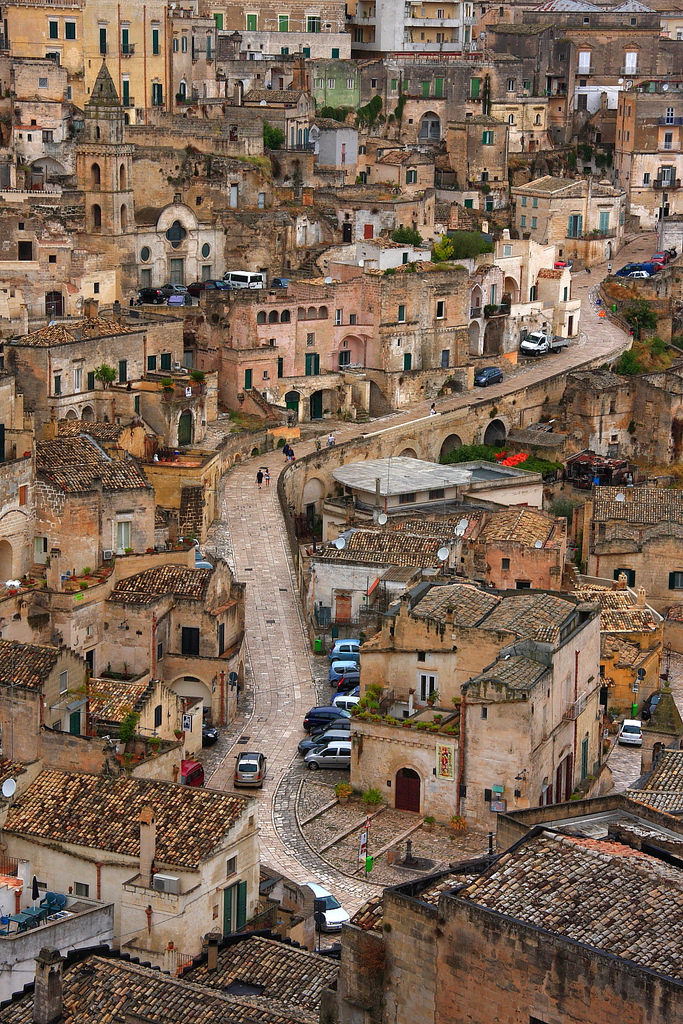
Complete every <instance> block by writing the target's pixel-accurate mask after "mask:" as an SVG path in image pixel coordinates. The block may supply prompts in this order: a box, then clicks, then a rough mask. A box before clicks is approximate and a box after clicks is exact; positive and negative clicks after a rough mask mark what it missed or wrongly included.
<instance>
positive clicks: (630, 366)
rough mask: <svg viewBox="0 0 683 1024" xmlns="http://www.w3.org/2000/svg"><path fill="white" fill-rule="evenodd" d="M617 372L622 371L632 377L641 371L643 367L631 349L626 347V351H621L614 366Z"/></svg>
mask: <svg viewBox="0 0 683 1024" xmlns="http://www.w3.org/2000/svg"><path fill="white" fill-rule="evenodd" d="M614 369H615V370H616V372H617V373H623V374H626V375H627V376H630V377H632V376H633V375H634V374H636V373H642V372H643V367H642V366H641V365H640V362H639V361H638V357H637V355H636V354H635V352H634V351H633V350H632V349H630V348H629V349H627V351H626V352H622V353H621V355H620V356H619V362H618V363H617V365H616V366H615V367H614Z"/></svg>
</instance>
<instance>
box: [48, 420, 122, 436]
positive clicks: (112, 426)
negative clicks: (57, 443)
mask: <svg viewBox="0 0 683 1024" xmlns="http://www.w3.org/2000/svg"><path fill="white" fill-rule="evenodd" d="M57 431H58V433H59V436H60V437H78V436H79V435H80V434H90V436H91V437H94V438H95V440H96V441H117V440H118V439H119V437H120V436H121V432H122V431H123V427H122V426H121V425H120V424H119V423H101V422H99V421H97V422H93V421H91V420H58V421H57Z"/></svg>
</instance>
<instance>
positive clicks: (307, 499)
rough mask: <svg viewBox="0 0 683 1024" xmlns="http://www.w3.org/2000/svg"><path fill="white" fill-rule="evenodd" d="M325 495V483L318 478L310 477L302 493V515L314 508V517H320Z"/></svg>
mask: <svg viewBox="0 0 683 1024" xmlns="http://www.w3.org/2000/svg"><path fill="white" fill-rule="evenodd" d="M325 495H326V487H325V484H324V483H323V481H322V480H320V479H319V478H318V477H317V476H312V477H310V479H309V480H307V481H306V483H305V484H304V489H303V491H302V492H301V511H302V513H304V512H306V510H307V508H309V507H311V506H312V508H311V512H312V515H320V512H321V511H322V505H323V501H324V500H325Z"/></svg>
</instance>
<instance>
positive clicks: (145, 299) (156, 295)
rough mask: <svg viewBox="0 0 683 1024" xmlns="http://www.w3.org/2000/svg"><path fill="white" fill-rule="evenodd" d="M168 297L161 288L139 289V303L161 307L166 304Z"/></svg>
mask: <svg viewBox="0 0 683 1024" xmlns="http://www.w3.org/2000/svg"><path fill="white" fill-rule="evenodd" d="M166 298H167V296H166V295H164V293H163V291H162V290H161V288H139V289H138V303H140V304H143V303H148V304H151V305H152V306H161V305H163V303H164V302H166Z"/></svg>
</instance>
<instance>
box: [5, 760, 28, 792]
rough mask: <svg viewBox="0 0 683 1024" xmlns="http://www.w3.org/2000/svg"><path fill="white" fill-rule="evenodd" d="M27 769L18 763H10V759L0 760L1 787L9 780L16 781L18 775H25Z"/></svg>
mask: <svg viewBox="0 0 683 1024" xmlns="http://www.w3.org/2000/svg"><path fill="white" fill-rule="evenodd" d="M25 771H26V769H25V768H24V766H23V764H20V763H19V762H18V761H10V759H9V758H8V757H2V758H0V786H1V785H2V784H3V782H5V781H6V780H7V779H15V778H16V777H17V775H23V774H24V772H25Z"/></svg>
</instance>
